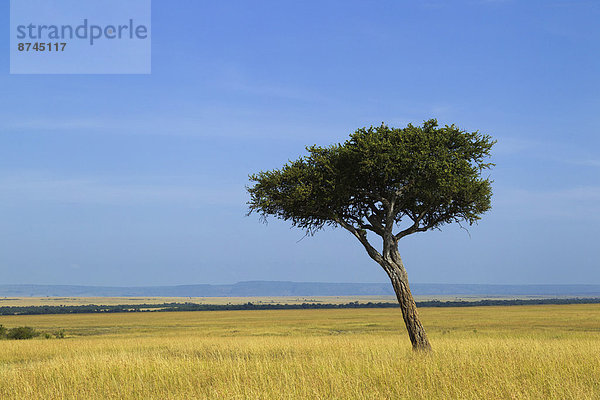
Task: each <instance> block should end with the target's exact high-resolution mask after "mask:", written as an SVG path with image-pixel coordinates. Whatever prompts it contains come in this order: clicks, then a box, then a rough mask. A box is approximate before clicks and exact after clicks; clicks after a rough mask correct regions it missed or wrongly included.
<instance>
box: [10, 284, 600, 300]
mask: <svg viewBox="0 0 600 400" xmlns="http://www.w3.org/2000/svg"><path fill="white" fill-rule="evenodd" d="M411 288H412V292H413V294H414V295H417V296H513V295H514V296H518V295H520V296H587V297H597V296H600V285H479V284H438V283H415V284H412V285H411ZM393 294H394V292H393V290H392V287H391V285H390V284H389V283H322V282H284V281H281V282H280V281H249V282H238V283H235V284H231V285H208V284H203V285H179V286H147V287H113V286H71V285H0V297H11V296H13V297H45V296H51V297H110V296H113V297H129V296H136V297H137V296H152V297H250V296H258V297H260V296H361V295H364V296H381V295H393Z"/></svg>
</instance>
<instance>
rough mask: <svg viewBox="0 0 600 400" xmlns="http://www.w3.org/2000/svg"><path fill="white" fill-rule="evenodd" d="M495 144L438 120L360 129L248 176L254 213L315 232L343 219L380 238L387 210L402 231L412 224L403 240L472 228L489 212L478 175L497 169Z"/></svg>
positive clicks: (485, 186)
mask: <svg viewBox="0 0 600 400" xmlns="http://www.w3.org/2000/svg"><path fill="white" fill-rule="evenodd" d="M493 144H494V142H493V141H492V140H491V138H490V136H488V135H482V134H479V133H478V132H465V131H461V130H460V129H458V128H457V127H456V126H454V125H451V126H445V127H441V128H438V125H437V121H436V120H429V121H427V122H425V123H424V124H423V126H419V127H415V126H413V125H408V126H407V127H406V128H403V129H395V128H389V127H388V126H386V125H381V126H379V127H375V128H373V127H371V128H363V129H359V130H357V131H356V132H355V133H353V134H352V135H350V138H349V139H348V140H347V141H346V142H345V143H343V144H335V145H332V146H329V147H318V146H310V147H307V151H308V153H309V154H308V155H307V156H305V157H302V158H300V159H298V160H296V161H290V162H288V163H287V164H286V165H284V166H283V168H281V169H279V170H272V171H267V172H260V173H258V174H254V175H251V176H250V180H251V181H253V182H255V185H254V186H253V187H250V188H248V191H249V193H250V196H251V199H250V202H249V206H250V212H253V211H256V212H258V213H260V214H261V215H262V216H264V217H267V216H269V215H272V216H275V217H278V218H281V219H284V220H290V221H292V223H293V224H294V226H298V227H300V228H304V229H307V230H308V231H309V232H311V233H314V232H315V231H317V230H319V229H320V228H322V227H323V226H325V225H339V222H340V221H344V222H346V223H348V224H351V225H355V227H356V228H359V229H369V230H372V231H375V233H377V234H381V233H382V232H380V231H376V226H379V225H380V227H384V226H385V221H386V218H389V216H388V215H387V214H388V213H389V212H390V211H391V214H392V216H393V218H394V222H395V224H396V225H397V226H398V224H401V223H403V222H410V223H411V224H410V226H407V227H405V229H403V230H402V231H400V232H398V233H397V236H399V237H401V236H405V235H407V234H410V233H413V232H419V231H424V230H427V229H431V228H436V227H439V226H441V225H444V224H446V223H450V222H460V221H465V222H467V223H469V224H473V223H474V222H475V221H477V220H478V219H480V216H481V214H482V213H484V212H485V211H487V210H488V209H489V208H490V199H491V194H492V192H491V185H490V181H489V179H485V178H483V177H482V176H481V173H482V171H483V170H484V169H487V168H489V167H490V166H491V165H492V164H490V163H487V162H485V159H486V158H487V157H488V156H489V155H490V150H491V147H492V145H493ZM392 205H393V209H390V206H392ZM399 237H398V238H399Z"/></svg>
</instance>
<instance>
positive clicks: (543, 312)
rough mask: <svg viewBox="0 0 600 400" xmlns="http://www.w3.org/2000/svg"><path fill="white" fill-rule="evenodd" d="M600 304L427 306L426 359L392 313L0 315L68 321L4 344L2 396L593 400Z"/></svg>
mask: <svg viewBox="0 0 600 400" xmlns="http://www.w3.org/2000/svg"><path fill="white" fill-rule="evenodd" d="M599 311H600V307H598V306H594V305H592V306H581V305H579V306H541V307H488V308H486V307H482V308H477V309H424V310H422V312H421V313H422V314H423V319H424V321H425V325H426V327H428V328H429V330H430V335H431V339H432V343H433V345H434V349H435V350H434V352H433V353H432V354H429V355H423V354H414V353H413V352H412V351H411V350H410V347H409V343H408V339H407V338H406V335H405V334H404V332H403V331H401V330H399V328H400V327H401V326H400V325H399V322H400V321H398V319H399V316H398V311H397V310H309V311H301V310H289V311H276V312H274V311H245V312H222V313H221V312H198V313H156V314H116V315H80V316H35V317H0V323H2V324H4V325H7V326H12V325H15V322H18V323H22V324H23V325H25V324H28V325H32V326H36V327H38V328H55V327H59V326H60V327H62V328H66V329H67V332H69V326H66V325H67V324H71V325H72V326H73V330H71V331H70V332H71V337H70V338H67V339H64V340H56V339H55V340H43V339H39V340H30V341H0V398H1V399H392V398H393V399H398V398H400V399H598V398H600V378H599V377H600V325H599V324H598V319H599V318H600V316H599V314H600V312H599ZM467 322H469V323H467ZM111 324H113V325H111ZM108 326H112V327H113V330H108V331H107V330H106V327H108Z"/></svg>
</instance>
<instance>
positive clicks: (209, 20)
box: [0, 0, 600, 285]
mask: <svg viewBox="0 0 600 400" xmlns="http://www.w3.org/2000/svg"><path fill="white" fill-rule="evenodd" d="M216 3H217V2H200V1H197V0H189V1H188V0H176V1H154V4H153V26H152V41H153V43H152V45H153V46H152V55H153V65H152V75H147V76H143V75H138V76H135V75H134V76H126V75H122V76H119V75H117V76H108V75H104V76H102V75H95V76H83V75H81V76H76V75H64V76H51V75H40V76H33V75H30V76H18V75H9V74H8V69H9V60H8V54H9V52H8V33H7V32H8V24H9V21H8V2H2V5H0V14H1V15H2V17H1V18H0V32H4V33H5V34H4V36H3V37H2V39H1V40H0V62H1V68H2V71H3V72H2V73H0V276H1V278H0V283H6V284H9V283H38V284H89V285H163V284H165V285H166V284H191V283H229V282H236V281H242V280H294V281H325V282H336V281H343V282H385V281H386V276H385V275H384V273H383V272H382V271H380V267H379V266H377V265H376V264H375V263H374V262H372V261H371V260H370V259H369V258H368V257H367V255H366V254H364V250H363V249H362V248H361V247H360V245H359V244H358V243H357V242H355V239H353V238H352V237H350V235H349V234H348V233H347V232H345V231H342V230H328V231H325V232H322V233H320V234H318V235H317V236H315V237H313V238H305V239H303V240H301V241H300V239H302V237H303V234H302V232H301V231H298V230H295V229H290V228H289V226H288V225H287V224H285V223H282V222H278V221H271V222H270V223H269V224H268V225H263V224H261V223H259V220H258V218H257V217H256V216H251V217H246V216H245V212H246V206H245V202H246V201H247V196H246V194H245V190H244V185H245V184H246V183H247V175H248V174H249V173H251V172H256V171H258V170H261V169H271V168H277V167H279V166H280V165H282V164H283V163H284V162H285V161H287V160H288V159H290V158H296V157H298V156H299V155H300V154H302V153H303V148H304V146H305V145H308V144H315V143H316V144H321V145H327V144H330V143H334V142H338V141H343V140H344V139H345V137H346V136H347V135H348V134H349V133H350V132H352V131H353V130H355V129H356V128H359V127H362V126H368V125H371V124H379V123H381V122H382V121H385V122H386V123H388V124H389V125H392V126H398V127H402V126H404V125H406V124H407V123H409V122H413V123H417V124H418V123H420V122H422V121H423V120H425V119H429V118H431V117H435V118H437V119H438V120H439V121H440V123H442V124H445V123H455V124H457V125H458V126H460V127H461V128H464V129H467V130H480V131H481V132H483V133H488V134H490V135H492V136H493V137H494V138H496V139H497V140H498V144H497V145H496V148H495V151H494V154H495V155H494V159H493V161H494V162H496V163H497V167H496V168H495V169H494V170H493V171H492V172H491V176H492V178H493V179H494V181H495V182H494V185H493V186H494V198H493V210H492V211H491V212H489V213H488V214H487V215H486V216H484V218H483V220H482V221H481V222H480V224H479V225H478V226H475V227H472V228H471V229H470V237H469V235H468V234H467V233H466V232H465V231H463V230H461V229H460V228H459V227H455V226H448V227H446V228H445V229H443V230H442V231H441V232H437V231H436V232H428V233H421V234H419V236H413V237H410V238H407V239H405V240H404V242H403V243H401V245H400V251H401V254H403V256H404V261H405V264H406V267H407V269H408V272H409V278H410V279H411V281H412V282H422V283H425V282H438V283H596V284H598V283H600V268H599V267H600V261H599V260H600V245H599V243H600V240H599V238H600V150H599V146H600V135H599V132H600V112H599V111H600V40H599V39H600V28H599V26H600V25H598V21H599V20H600V2H597V1H562V0H546V1H526V2H525V1H521V2H518V1H508V0H507V1H500V0H498V1H493V0H488V1H483V0H482V1H477V0H471V1H462V2H458V1H457V2H446V1H442V0H440V1H420V2H416V1H404V2H401V1H318V2H317V1H312V2H311V1H306V2H291V1H256V2H248V1H227V2H218V3H219V4H216Z"/></svg>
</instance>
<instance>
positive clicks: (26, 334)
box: [6, 326, 39, 340]
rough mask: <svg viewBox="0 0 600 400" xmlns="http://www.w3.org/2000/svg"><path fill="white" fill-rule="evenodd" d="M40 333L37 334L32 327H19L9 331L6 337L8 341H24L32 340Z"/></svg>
mask: <svg viewBox="0 0 600 400" xmlns="http://www.w3.org/2000/svg"><path fill="white" fill-rule="evenodd" d="M38 335H39V333H38V332H36V330H35V329H33V328H32V327H30V326H19V327H17V328H11V329H9V330H8V333H7V334H6V337H7V338H8V339H15V340H22V339H31V338H34V337H36V336H38Z"/></svg>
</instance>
